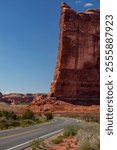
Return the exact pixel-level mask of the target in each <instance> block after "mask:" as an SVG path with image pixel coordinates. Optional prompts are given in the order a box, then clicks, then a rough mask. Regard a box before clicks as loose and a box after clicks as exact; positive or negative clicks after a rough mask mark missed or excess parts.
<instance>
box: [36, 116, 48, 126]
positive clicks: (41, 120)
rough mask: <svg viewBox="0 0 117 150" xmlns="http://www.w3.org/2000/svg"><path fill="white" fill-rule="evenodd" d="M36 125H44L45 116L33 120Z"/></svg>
mask: <svg viewBox="0 0 117 150" xmlns="http://www.w3.org/2000/svg"><path fill="white" fill-rule="evenodd" d="M35 121H36V123H37V124H38V123H39V124H40V123H44V122H47V117H46V116H39V117H37V118H36V119H35Z"/></svg>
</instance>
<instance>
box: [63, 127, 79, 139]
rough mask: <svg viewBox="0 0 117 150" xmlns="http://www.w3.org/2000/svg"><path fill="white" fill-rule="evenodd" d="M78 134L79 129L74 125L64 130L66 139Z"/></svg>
mask: <svg viewBox="0 0 117 150" xmlns="http://www.w3.org/2000/svg"><path fill="white" fill-rule="evenodd" d="M76 133H77V128H76V126H74V125H68V126H66V127H65V128H64V132H63V135H64V137H68V136H74V135H76Z"/></svg>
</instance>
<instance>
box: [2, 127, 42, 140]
mask: <svg viewBox="0 0 117 150" xmlns="http://www.w3.org/2000/svg"><path fill="white" fill-rule="evenodd" d="M41 129H43V128H40V129H33V130H30V131H25V132H22V133H15V134H12V135H7V136H3V137H0V140H4V139H8V138H11V137H15V136H19V135H24V134H26V133H32V132H34V131H39V130H41Z"/></svg>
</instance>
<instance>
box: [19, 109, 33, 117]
mask: <svg viewBox="0 0 117 150" xmlns="http://www.w3.org/2000/svg"><path fill="white" fill-rule="evenodd" d="M22 119H32V120H34V119H35V115H34V113H33V112H32V111H31V110H29V109H27V110H26V111H25V112H24V113H23V114H22Z"/></svg>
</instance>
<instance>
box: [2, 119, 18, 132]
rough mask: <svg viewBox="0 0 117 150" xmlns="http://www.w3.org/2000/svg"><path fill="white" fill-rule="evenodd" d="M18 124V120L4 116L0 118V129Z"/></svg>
mask: <svg viewBox="0 0 117 150" xmlns="http://www.w3.org/2000/svg"><path fill="white" fill-rule="evenodd" d="M19 125H20V122H19V121H18V120H9V119H6V118H5V117H2V118H0V130H3V129H9V128H11V127H17V126H19Z"/></svg>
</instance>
